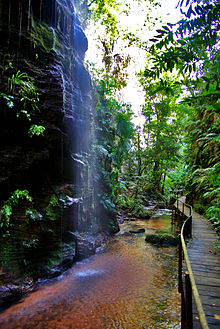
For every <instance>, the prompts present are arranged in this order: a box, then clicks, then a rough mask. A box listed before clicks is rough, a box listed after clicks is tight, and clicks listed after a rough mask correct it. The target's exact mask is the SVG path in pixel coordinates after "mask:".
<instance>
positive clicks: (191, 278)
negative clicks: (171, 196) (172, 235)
mask: <svg viewBox="0 0 220 329" xmlns="http://www.w3.org/2000/svg"><path fill="white" fill-rule="evenodd" d="M176 200H177V209H178V210H179V211H181V210H180V209H179V202H181V203H182V211H181V212H182V213H183V214H184V215H185V213H184V207H185V206H186V207H188V208H189V216H188V217H187V219H186V220H185V221H184V223H183V225H182V228H181V233H180V243H181V246H180V247H181V248H180V251H179V252H180V253H181V255H180V260H181V262H182V251H183V255H184V259H185V263H186V267H187V271H188V273H187V275H188V277H189V281H190V286H191V287H190V290H191V292H192V294H193V297H194V302H195V305H196V309H197V313H198V317H199V321H200V325H201V328H202V329H209V327H208V323H207V321H206V316H205V313H204V310H203V307H202V303H201V301H200V297H199V293H198V289H197V286H196V283H195V279H194V275H193V271H192V267H191V264H190V260H189V256H188V252H187V248H186V243H185V238H184V230H185V228H186V225H187V224H188V222H189V223H190V226H191V223H192V207H191V206H190V205H188V204H186V203H184V202H183V201H181V200H178V199H176ZM190 235H191V233H190ZM180 268H181V269H182V265H181V267H180ZM179 274H180V275H181V290H182V273H179ZM186 279H187V277H186ZM186 281H187V280H186ZM186 284H187V282H186ZM186 290H187V287H186ZM191 325H192V324H191Z"/></svg>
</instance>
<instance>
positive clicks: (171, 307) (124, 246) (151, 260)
mask: <svg viewBox="0 0 220 329" xmlns="http://www.w3.org/2000/svg"><path fill="white" fill-rule="evenodd" d="M120 226H121V231H120V232H119V233H118V234H116V235H115V236H114V237H113V238H112V239H111V240H110V241H109V243H108V245H107V247H106V249H105V250H104V251H103V252H100V253H97V254H96V255H94V256H92V257H90V258H88V259H86V260H84V261H82V262H78V263H76V264H75V265H74V266H73V267H72V269H71V270H69V271H68V272H67V273H66V274H65V275H63V276H62V277H60V278H58V279H56V280H53V281H52V282H50V283H46V284H43V285H42V287H41V288H40V289H39V290H38V291H36V292H33V293H31V294H30V295H28V296H26V297H24V298H23V299H22V300H21V301H20V302H19V303H17V304H15V305H13V306H11V307H10V308H9V309H7V310H6V311H4V312H3V313H2V314H1V316H0V328H3V329H15V328H17V329H46V328H49V329H61V328H62V329H108V328H109V329H110V328H120V329H131V328H149V329H151V328H152V329H154V328H175V329H177V328H180V325H179V321H180V295H179V294H178V291H177V271H178V270H177V265H178V260H177V248H176V247H156V246H152V245H151V244H149V243H146V242H145V233H141V234H130V233H127V232H129V230H133V229H137V228H145V230H146V233H152V232H155V231H156V230H159V231H169V230H170V226H171V224H170V216H169V214H164V215H162V216H160V217H157V218H152V219H150V220H141V221H135V222H131V221H129V222H127V221H126V222H124V223H123V224H121V225H120Z"/></svg>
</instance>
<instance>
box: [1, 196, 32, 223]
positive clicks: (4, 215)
mask: <svg viewBox="0 0 220 329" xmlns="http://www.w3.org/2000/svg"><path fill="white" fill-rule="evenodd" d="M20 200H27V201H29V202H30V203H31V202H32V197H31V196H30V195H29V192H28V191H27V190H15V191H14V192H13V193H12V195H11V196H10V197H9V199H8V200H6V201H4V203H3V206H2V207H1V210H0V226H1V227H3V226H9V224H10V219H11V217H12V215H13V208H14V207H15V206H18V204H19V201H20Z"/></svg>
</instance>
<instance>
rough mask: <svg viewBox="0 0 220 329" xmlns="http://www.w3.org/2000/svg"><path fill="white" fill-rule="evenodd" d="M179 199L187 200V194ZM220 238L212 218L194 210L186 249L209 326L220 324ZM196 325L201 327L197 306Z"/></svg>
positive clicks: (194, 323) (194, 322) (194, 314)
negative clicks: (219, 247) (190, 236)
mask: <svg viewBox="0 0 220 329" xmlns="http://www.w3.org/2000/svg"><path fill="white" fill-rule="evenodd" d="M179 200H180V201H182V202H185V198H184V197H182V198H180V199H179ZM180 210H182V209H180ZM187 212H188V209H187V208H186V209H185V210H184V213H185V214H186V215H189V214H188V213H187ZM217 242H218V236H217V234H216V232H215V231H214V230H213V228H212V225H211V224H210V222H209V221H208V220H207V219H206V218H205V217H203V216H201V215H199V214H197V213H196V212H194V211H193V213H192V239H191V240H190V242H189V243H188V245H187V252H188V255H189V260H190V263H191V267H192V271H193V274H194V278H195V282H196V286H197V289H198V292H199V296H200V300H201V302H202V306H203V309H204V312H205V315H206V320H207V322H208V326H209V328H210V329H212V328H220V252H219V251H218V252H215V251H214V247H215V245H216V244H217ZM193 328H195V329H197V328H201V327H200V324H199V321H198V318H197V314H196V309H195V307H194V309H193Z"/></svg>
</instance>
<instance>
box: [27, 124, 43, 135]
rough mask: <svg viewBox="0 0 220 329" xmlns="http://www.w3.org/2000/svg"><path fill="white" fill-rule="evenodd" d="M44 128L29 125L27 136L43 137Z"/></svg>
mask: <svg viewBox="0 0 220 329" xmlns="http://www.w3.org/2000/svg"><path fill="white" fill-rule="evenodd" d="M45 129H46V128H45V127H44V126H38V125H31V127H30V129H29V131H28V135H29V136H30V137H32V136H34V135H37V136H39V135H43V133H44V131H45Z"/></svg>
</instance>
